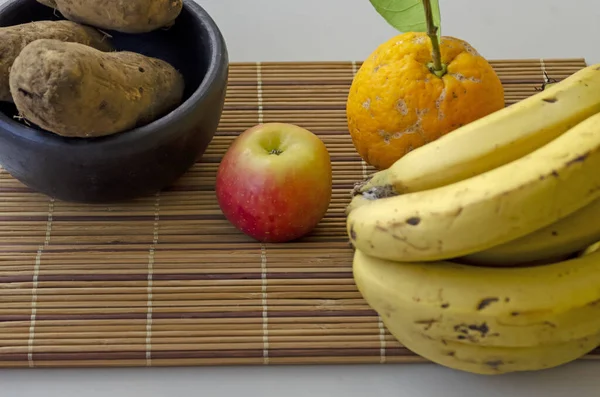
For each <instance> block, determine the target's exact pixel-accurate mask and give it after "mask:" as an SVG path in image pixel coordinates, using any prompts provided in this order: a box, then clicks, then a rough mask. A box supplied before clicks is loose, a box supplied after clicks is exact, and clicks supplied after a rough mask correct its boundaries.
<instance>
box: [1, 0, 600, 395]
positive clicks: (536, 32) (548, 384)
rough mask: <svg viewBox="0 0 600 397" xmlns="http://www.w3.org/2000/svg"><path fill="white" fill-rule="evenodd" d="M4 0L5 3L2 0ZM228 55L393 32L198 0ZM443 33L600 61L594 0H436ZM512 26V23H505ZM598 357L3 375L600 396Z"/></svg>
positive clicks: (231, 388)
mask: <svg viewBox="0 0 600 397" xmlns="http://www.w3.org/2000/svg"><path fill="white" fill-rule="evenodd" d="M0 1H3V0H0ZM198 2H199V3H200V4H202V5H203V6H204V7H205V8H206V9H207V10H208V11H209V12H210V13H211V14H212V15H213V17H214V19H215V20H216V22H217V23H218V24H219V26H220V27H221V29H222V31H223V34H224V35H225V37H226V40H227V44H228V46H229V52H230V58H231V60H232V61H272V60H276V61H287V60H294V61H298V60H308V61H314V60H362V59H364V58H365V57H366V56H368V55H369V53H370V52H371V51H372V50H373V49H374V48H375V47H376V46H377V45H378V44H379V43H381V42H382V41H384V40H386V39H388V38H389V37H390V36H392V35H394V34H396V33H397V32H395V31H394V30H393V29H392V28H391V27H389V26H388V25H387V24H386V23H385V22H384V21H383V20H382V19H381V18H380V17H379V15H378V14H376V13H375V12H374V10H373V9H372V7H371V5H370V4H369V2H368V0H198ZM440 2H441V8H442V14H443V33H444V34H445V35H452V36H456V37H459V38H461V39H464V40H466V41H468V42H470V43H471V44H472V45H473V46H474V47H475V48H476V49H477V50H478V51H479V52H480V53H482V54H483V55H485V56H486V57H488V58H489V59H502V58H540V57H545V58H564V57H584V58H586V60H587V61H588V63H596V62H600V23H599V22H598V21H600V3H597V1H595V0H502V1H499V0H496V1H492V0H440ZM509 25H511V26H509ZM599 372H600V362H597V363H596V362H587V361H581V362H576V363H573V364H570V365H567V366H564V367H561V368H557V369H553V370H547V371H542V372H536V373H528V374H512V375H507V376H500V377H484V376H475V375H470V374H465V373H459V372H456V371H453V370H449V369H446V368H442V367H438V366H434V365H429V364H426V365H394V366H392V365H386V366H379V365H372V366H336V367H331V366H327V367H325V366H323V367H292V366H290V367H254V368H250V367H237V368H233V367H232V368H169V369H158V368H154V369H145V368H140V369H115V370H101V369H93V370H39V369H36V370H3V371H0V395H1V396H2V397H5V396H6V397H12V396H23V397H34V396H35V397H37V396H41V397H59V396H60V397H96V396H111V397H120V396H140V397H155V396H172V397H179V396H182V397H184V396H200V395H202V396H229V395H231V396H255V395H256V396H259V395H260V396H267V397H271V396H273V397H274V396H278V397H279V396H285V397H296V396H328V397H335V396H344V397H353V396H361V397H362V396H374V397H375V396H377V397H379V396H398V397H404V396H406V397H408V396H410V397H421V396H423V397H424V396H427V397H429V396H440V397H455V396H456V397H470V396H477V397H496V396H503V397H504V396H510V397H525V396H527V397H535V396H544V397H559V396H560V397H563V396H570V395H573V396H577V397H588V396H598V395H600V376H599V375H598V374H599Z"/></svg>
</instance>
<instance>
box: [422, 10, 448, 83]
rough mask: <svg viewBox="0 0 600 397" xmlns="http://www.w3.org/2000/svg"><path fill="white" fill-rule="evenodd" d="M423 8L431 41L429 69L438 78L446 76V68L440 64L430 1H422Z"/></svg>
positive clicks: (440, 56) (438, 45)
mask: <svg viewBox="0 0 600 397" xmlns="http://www.w3.org/2000/svg"><path fill="white" fill-rule="evenodd" d="M423 7H424V8H425V21H426V23H427V36H429V39H430V40H431V48H432V54H431V55H432V58H433V63H432V64H430V65H429V69H430V70H431V72H432V73H434V74H435V75H436V76H438V77H442V76H443V75H444V74H446V66H445V65H443V64H442V55H441V52H440V41H439V39H438V35H437V34H438V27H437V26H435V24H434V23H433V11H432V9H431V0H423Z"/></svg>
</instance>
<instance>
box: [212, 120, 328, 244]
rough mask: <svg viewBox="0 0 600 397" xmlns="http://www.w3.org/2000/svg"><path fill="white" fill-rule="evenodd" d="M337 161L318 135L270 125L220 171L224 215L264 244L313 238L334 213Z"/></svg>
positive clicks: (230, 153) (247, 139)
mask: <svg viewBox="0 0 600 397" xmlns="http://www.w3.org/2000/svg"><path fill="white" fill-rule="evenodd" d="M331 185H332V175H331V159H330V156H329V152H328V151H327V148H326V147H325V144H324V143H323V141H322V140H321V139H319V137H318V136H316V135H315V134H313V133H312V132H310V131H308V130H306V129H304V128H301V127H299V126H296V125H293V124H285V123H266V124H259V125H256V126H254V127H252V128H250V129H248V130H246V131H244V132H242V133H241V134H240V135H239V136H238V137H237V138H236V139H235V140H234V141H233V143H232V144H231V146H230V147H229V148H228V150H227V152H226V153H225V155H224V156H223V159H222V160H221V163H220V164H219V168H218V170H217V179H216V187H215V190H216V194H217V200H218V203H219V206H220V207H221V211H222V212H223V214H224V215H225V217H226V218H227V220H228V221H229V222H231V223H232V224H233V225H234V226H235V227H236V228H237V229H238V230H240V231H241V232H243V233H244V234H246V235H248V236H250V237H252V238H254V239H256V240H258V241H261V242H270V243H275V242H286V241H291V240H295V239H298V238H300V237H303V236H305V235H307V234H308V233H310V232H311V231H312V230H313V229H314V228H315V227H316V226H317V225H318V224H319V222H320V221H321V220H322V218H323V217H324V216H325V213H326V212H327V209H328V208H329V204H330V201H331V189H332V186H331Z"/></svg>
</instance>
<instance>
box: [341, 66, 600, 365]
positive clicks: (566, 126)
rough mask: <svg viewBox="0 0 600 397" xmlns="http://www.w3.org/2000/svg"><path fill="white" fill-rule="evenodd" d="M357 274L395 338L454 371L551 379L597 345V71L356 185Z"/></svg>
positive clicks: (351, 228) (352, 231) (351, 210)
mask: <svg viewBox="0 0 600 397" xmlns="http://www.w3.org/2000/svg"><path fill="white" fill-rule="evenodd" d="M347 232H348V236H349V238H350V240H351V242H352V244H353V246H354V248H355V249H356V251H355V256H354V262H353V272H354V279H355V282H356V285H357V287H358V289H359V291H360V292H361V294H362V296H363V297H364V298H365V300H366V301H367V303H368V304H369V305H370V306H371V307H372V308H373V309H374V310H375V311H376V312H378V314H379V315H380V316H381V318H382V321H383V323H384V324H385V325H386V327H387V328H388V329H389V331H390V332H391V333H392V334H393V335H394V337H395V338H396V339H398V341H399V342H400V343H402V344H403V345H405V346H406V347H407V348H408V349H410V350H412V351H413V352H415V353H417V354H419V355H421V356H423V357H425V358H426V359H429V360H431V361H433V362H436V363H438V364H441V365H445V366H448V367H451V368H455V369H459V370H463V371H468V372H473V373H480V374H501V373H506V372H513V371H531V370H539V369H543V368H550V367H554V366H558V365H561V364H564V363H567V362H570V361H572V360H575V359H577V358H579V357H582V356H583V355H585V354H587V353H589V352H590V351H591V350H593V349H594V348H596V347H597V346H598V345H600V244H595V243H596V242H597V241H599V240H600V64H599V65H592V66H588V67H586V68H584V69H582V70H580V71H578V72H577V73H575V74H573V75H572V76H570V77H568V78H566V79H564V80H562V81H560V82H558V83H556V84H553V85H552V86H551V87H548V88H547V89H545V90H544V91H541V92H539V93H537V94H535V95H533V96H531V97H529V98H527V99H525V100H523V101H521V102H519V103H516V104H514V105H512V106H509V107H507V108H505V109H502V110H500V111H498V112H496V113H493V114H491V115H489V116H486V117H483V118H481V119H479V120H477V121H475V122H472V123H470V124H468V125H466V126H464V127H461V128H459V129H457V130H455V131H453V132H451V133H449V134H447V135H445V136H443V137H442V138H440V139H438V140H436V141H434V142H432V143H429V144H427V145H425V146H422V147H421V148H419V149H416V150H414V151H413V152H411V153H409V154H407V155H406V156H404V157H402V158H401V159H399V160H398V161H397V162H396V163H395V164H394V165H393V166H392V167H390V168H389V169H386V170H383V171H379V172H377V173H375V174H374V175H373V176H372V177H371V178H369V179H368V180H366V181H364V182H363V183H361V184H359V185H357V187H356V188H355V190H354V197H353V199H352V201H351V203H350V205H349V206H348V209H347Z"/></svg>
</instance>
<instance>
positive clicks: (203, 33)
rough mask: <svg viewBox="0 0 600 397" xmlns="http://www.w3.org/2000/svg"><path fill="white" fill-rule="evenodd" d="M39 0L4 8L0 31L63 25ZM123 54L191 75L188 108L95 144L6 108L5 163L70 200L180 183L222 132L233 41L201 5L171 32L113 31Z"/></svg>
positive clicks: (1, 126)
mask: <svg viewBox="0 0 600 397" xmlns="http://www.w3.org/2000/svg"><path fill="white" fill-rule="evenodd" d="M56 19H61V17H60V16H58V17H57V16H56V15H54V12H53V10H52V9H50V8H49V7H46V6H43V5H41V4H39V3H38V2H37V1H36V0H9V1H7V2H6V3H4V4H3V5H2V6H0V26H2V27H4V26H11V25H16V24H20V23H26V22H31V21H38V20H56ZM107 33H109V34H110V35H111V36H112V39H111V40H112V43H113V45H114V46H115V47H116V49H117V50H128V51H135V52H138V53H141V54H144V55H148V56H152V57H156V58H160V59H163V60H165V61H167V62H170V63H171V64H172V65H173V66H174V67H175V68H177V69H178V70H179V71H180V72H181V73H182V74H183V76H184V78H185V82H186V91H185V96H184V102H183V103H182V104H181V105H180V106H179V107H178V108H177V109H175V110H174V111H172V112H171V113H169V114H167V115H165V116H163V117H162V118H160V119H158V120H156V121H154V122H152V123H150V124H147V125H145V126H142V127H140V128H136V129H133V130H129V131H126V132H123V133H118V134H115V135H112V136H108V137H103V138H94V139H85V138H64V137H61V136H59V135H56V134H52V133H50V132H47V131H43V130H40V129H38V128H36V127H35V126H33V127H29V126H27V125H25V124H24V123H23V122H21V121H19V120H16V119H15V118H14V116H15V115H16V114H17V110H16V108H15V107H14V105H12V104H9V103H0V164H1V165H2V166H3V167H4V168H5V169H6V170H7V171H8V172H9V173H10V174H11V175H12V176H13V177H15V178H16V179H18V180H19V181H21V182H22V183H23V184H25V185H27V186H29V187H30V188H32V189H35V190H37V191H39V192H41V193H44V194H46V195H48V196H51V197H54V198H56V199H59V200H64V201H76V202H112V201H120V200H128V199H132V198H136V197H140V196H145V195H151V194H154V193H156V192H158V191H160V190H161V189H163V188H165V187H168V186H169V185H171V184H173V183H174V182H175V181H176V180H177V179H178V178H179V177H180V176H181V175H182V174H184V173H185V172H186V171H187V170H188V169H189V168H190V167H191V166H192V165H193V164H194V163H195V162H196V161H197V160H198V159H199V158H200V157H201V156H202V155H203V154H204V151H205V150H206V147H207V146H208V144H209V143H210V141H211V140H212V138H213V136H214V133H215V131H216V129H217V126H218V123H219V120H220V117H221V112H222V109H223V103H224V100H225V91H226V86H227V74H228V67H229V64H228V55H227V48H226V45H225V41H224V39H223V37H222V35H221V32H220V31H219V28H218V27H217V25H216V24H215V22H214V21H213V20H212V18H211V17H210V16H209V15H208V14H207V13H206V11H205V10H203V9H202V8H201V7H200V6H199V5H198V4H196V3H195V2H194V1H193V0H184V9H183V11H182V13H181V15H180V16H179V17H178V18H177V20H176V22H175V25H174V26H173V27H171V28H170V29H160V30H157V31H154V32H151V33H144V34H121V33H118V32H112V31H109V32H107Z"/></svg>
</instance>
